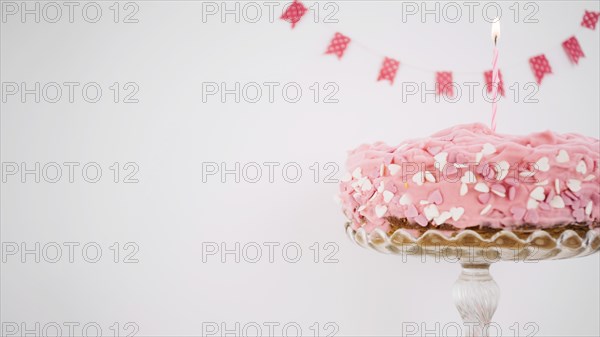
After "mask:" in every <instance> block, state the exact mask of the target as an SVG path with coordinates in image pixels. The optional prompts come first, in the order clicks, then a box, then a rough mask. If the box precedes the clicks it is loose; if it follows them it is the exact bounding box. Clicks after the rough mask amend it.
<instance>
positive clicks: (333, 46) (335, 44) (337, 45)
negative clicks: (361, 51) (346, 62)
mask: <svg viewBox="0 0 600 337" xmlns="http://www.w3.org/2000/svg"><path fill="white" fill-rule="evenodd" d="M350 41H351V40H350V38H349V37H347V36H345V35H343V34H341V33H335V35H334V36H333V39H332V40H331V42H330V43H329V47H327V50H326V51H325V54H335V55H337V57H338V59H341V58H342V56H344V52H345V51H346V48H348V44H350Z"/></svg>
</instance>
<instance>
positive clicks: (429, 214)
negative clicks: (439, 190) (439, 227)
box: [423, 204, 440, 220]
mask: <svg viewBox="0 0 600 337" xmlns="http://www.w3.org/2000/svg"><path fill="white" fill-rule="evenodd" d="M423 214H424V215H425V217H426V218H427V220H432V219H433V218H435V217H438V216H440V211H439V210H438V208H437V206H436V205H435V204H431V205H427V206H425V208H423Z"/></svg>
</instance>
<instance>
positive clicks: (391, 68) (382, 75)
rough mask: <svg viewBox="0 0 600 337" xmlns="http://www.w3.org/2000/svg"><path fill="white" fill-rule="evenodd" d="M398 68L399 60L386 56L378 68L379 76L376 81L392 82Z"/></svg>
mask: <svg viewBox="0 0 600 337" xmlns="http://www.w3.org/2000/svg"><path fill="white" fill-rule="evenodd" d="M398 68H400V62H398V61H396V60H394V59H392V58H389V57H386V58H385V59H384V60H383V64H382V65H381V70H379V77H377V81H384V80H385V81H390V84H394V78H396V73H397V72H398Z"/></svg>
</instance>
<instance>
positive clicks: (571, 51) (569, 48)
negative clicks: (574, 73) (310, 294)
mask: <svg viewBox="0 0 600 337" xmlns="http://www.w3.org/2000/svg"><path fill="white" fill-rule="evenodd" d="M562 46H563V49H564V50H565V53H567V56H568V57H569V60H571V62H573V63H574V64H579V58H581V57H585V54H583V50H581V46H580V45H579V41H577V38H576V37H575V36H571V37H570V38H568V39H567V40H566V41H565V42H563V43H562Z"/></svg>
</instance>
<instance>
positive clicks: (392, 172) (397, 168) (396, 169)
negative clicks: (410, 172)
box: [388, 164, 400, 176]
mask: <svg viewBox="0 0 600 337" xmlns="http://www.w3.org/2000/svg"><path fill="white" fill-rule="evenodd" d="M388 170H390V175H393V176H394V175H396V173H398V172H400V165H396V164H390V165H388Z"/></svg>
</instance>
